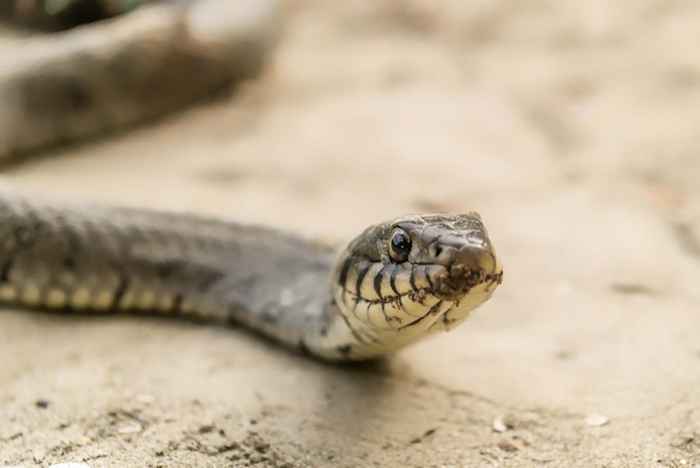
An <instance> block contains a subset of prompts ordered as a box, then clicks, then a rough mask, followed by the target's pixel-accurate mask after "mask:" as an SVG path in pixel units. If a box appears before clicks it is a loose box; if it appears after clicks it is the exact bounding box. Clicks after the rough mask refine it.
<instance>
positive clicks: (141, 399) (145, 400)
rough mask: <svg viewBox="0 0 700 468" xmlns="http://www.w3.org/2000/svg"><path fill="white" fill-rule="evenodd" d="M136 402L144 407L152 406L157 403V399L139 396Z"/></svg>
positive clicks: (150, 396)
mask: <svg viewBox="0 0 700 468" xmlns="http://www.w3.org/2000/svg"><path fill="white" fill-rule="evenodd" d="M136 401H138V402H139V403H142V404H144V405H150V404H151V403H153V402H154V401H156V399H155V397H154V396H152V395H138V396H137V397H136Z"/></svg>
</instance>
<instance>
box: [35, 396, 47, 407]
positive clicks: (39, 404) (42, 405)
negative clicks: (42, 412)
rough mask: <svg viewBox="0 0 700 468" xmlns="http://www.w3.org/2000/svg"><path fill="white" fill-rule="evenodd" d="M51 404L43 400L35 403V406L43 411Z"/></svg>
mask: <svg viewBox="0 0 700 468" xmlns="http://www.w3.org/2000/svg"><path fill="white" fill-rule="evenodd" d="M50 404H51V403H50V402H49V400H44V399H43V398H42V399H40V400H37V401H35V402H34V405H35V406H36V407H37V408H41V409H46V408H48V407H49V405H50Z"/></svg>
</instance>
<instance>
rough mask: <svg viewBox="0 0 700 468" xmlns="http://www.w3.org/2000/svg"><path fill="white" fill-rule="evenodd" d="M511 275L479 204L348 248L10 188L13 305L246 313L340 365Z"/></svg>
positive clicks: (0, 290) (372, 235)
mask: <svg viewBox="0 0 700 468" xmlns="http://www.w3.org/2000/svg"><path fill="white" fill-rule="evenodd" d="M501 279H502V269H501V266H500V263H499V262H498V260H497V258H496V256H495V253H494V250H493V247H492V245H491V241H490V240H489V238H488V235H487V233H486V230H485V228H484V225H483V223H482V222H481V219H480V218H479V216H478V215H476V214H474V213H471V214H467V215H457V216H447V215H427V216H407V217H404V218H400V219H396V220H392V221H389V222H385V223H380V224H377V225H374V226H371V227H369V228H368V229H366V230H365V231H364V232H363V233H361V234H360V235H359V236H358V237H357V238H355V239H354V240H353V241H352V242H350V243H349V244H348V245H347V246H346V247H345V248H344V249H342V250H341V251H340V254H338V253H337V252H336V250H335V249H333V248H330V247H328V246H324V245H321V244H319V243H316V242H312V241H309V240H305V239H302V238H299V237H295V236H292V235H289V234H284V233H281V232H278V231H275V230H272V229H266V228H261V227H254V226H246V225H241V224H238V223H235V222H231V221H220V220H212V219H206V218H203V217H199V216H195V215H191V214H186V213H167V212H158V211H149V210H143V209H134V208H122V207H108V206H95V205H83V206H78V205H70V204H61V203H56V202H48V201H39V200H37V199H36V198H35V197H28V196H23V195H20V194H18V193H16V192H14V191H12V190H3V191H1V192H0V301H2V302H3V303H6V304H12V305H21V306H25V307H29V308H42V309H53V310H63V311H83V312H85V313H93V312H107V311H132V312H133V311H142V312H147V313H160V314H163V315H172V316H186V317H190V318H196V319H206V320H215V321H232V322H235V323H239V324H242V325H244V326H246V327H249V328H252V329H254V330H257V331H258V332H261V333H262V334H264V335H267V336H268V337H271V338H273V339H274V340H276V341H278V342H280V343H283V344H285V345H288V346H291V347H294V348H297V349H300V350H302V351H304V352H306V353H309V354H311V355H314V356H317V357H320V358H323V359H326V360H331V361H347V360H361V359H370V358H374V357H378V356H381V355H384V354H387V353H390V352H393V351H396V350H398V349H400V348H402V347H404V346H406V345H408V344H410V343H412V342H415V341H417V340H419V339H421V338H422V337H424V336H427V335H429V334H431V333H433V332H436V331H440V330H449V329H451V328H453V327H454V326H456V325H457V324H459V323H461V322H462V321H463V320H464V319H465V318H466V317H467V316H468V314H469V312H470V311H471V310H472V309H473V308H474V307H476V306H478V305H479V304H481V303H482V302H484V301H485V300H487V299H488V298H489V297H490V295H491V293H492V292H493V290H494V289H495V288H496V286H497V285H498V284H500V283H501Z"/></svg>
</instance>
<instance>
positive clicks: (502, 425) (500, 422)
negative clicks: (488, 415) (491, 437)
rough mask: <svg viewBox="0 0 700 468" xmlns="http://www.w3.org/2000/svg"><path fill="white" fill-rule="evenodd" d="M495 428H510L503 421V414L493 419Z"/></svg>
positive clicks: (498, 430) (499, 429) (499, 430)
mask: <svg viewBox="0 0 700 468" xmlns="http://www.w3.org/2000/svg"><path fill="white" fill-rule="evenodd" d="M493 430H494V431H496V432H506V431H507V430H508V426H506V423H505V422H504V421H503V416H499V417H497V418H496V419H494V420H493Z"/></svg>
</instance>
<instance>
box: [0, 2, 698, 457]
mask: <svg viewBox="0 0 700 468" xmlns="http://www.w3.org/2000/svg"><path fill="white" fill-rule="evenodd" d="M611 3H612V2H605V1H593V2H579V1H578V0H569V1H554V0H552V1H549V2H547V1H528V2H505V1H503V2H500V1H499V2H492V1H482V2H463V1H461V0H452V1H445V2H440V7H437V6H431V5H433V2H423V1H419V0H415V1H404V2H401V3H398V2H395V1H387V2H382V3H381V6H380V7H377V6H376V5H377V4H378V2H373V1H370V0H365V1H355V2H323V1H320V0H317V1H312V0H303V1H302V0H298V1H294V2H291V3H290V4H289V5H288V15H289V16H288V27H287V30H286V32H285V37H284V39H283V40H282V42H281V45H280V48H279V49H278V51H277V53H276V55H275V56H274V57H273V59H272V63H271V65H270V67H269V69H268V71H267V72H266V74H265V76H264V77H263V78H262V79H261V80H259V81H258V82H256V83H251V84H249V85H247V86H244V87H241V88H239V89H238V90H237V92H236V93H235V94H232V95H231V97H229V98H226V99H224V100H223V101H221V102H219V103H216V104H211V105H208V106H203V107H199V108H197V109H193V110H191V111H188V112H186V113H183V114H181V115H179V116H177V117H174V118H170V119H167V120H165V121H162V122H160V123H159V124H157V125H153V126H150V127H148V128H141V129H138V130H135V131H132V132H129V133H128V134H122V135H120V136H116V137H113V138H110V139H108V140H104V141H102V142H96V143H90V144H86V145H84V146H81V147H72V148H68V149H63V150H60V151H56V152H54V153H52V154H49V155H47V157H46V158H42V159H39V160H34V161H32V162H30V163H28V164H25V165H21V166H17V167H15V168H12V169H9V170H5V172H4V174H3V176H2V180H3V182H11V183H13V184H16V185H17V186H20V187H22V188H24V189H27V190H34V191H37V192H41V193H44V194H49V193H51V194H57V196H59V195H60V196H61V197H63V198H67V199H78V200H99V201H106V202H113V203H122V204H129V205H137V206H150V207H159V208H168V209H178V210H182V209H186V210H193V211H199V212H205V213H211V214H215V215H220V216H226V217H231V218H235V219H239V220H243V221H248V222H258V223H265V224H269V225H273V226H278V227H282V228H286V229H289V230H292V231H296V232H300V233H303V234H305V235H309V236H314V237H320V238H324V239H329V240H338V241H341V240H343V239H346V238H348V237H350V236H352V235H354V234H355V232H356V231H357V230H358V229H361V228H362V227H363V226H364V225H366V224H368V223H370V222H373V221H376V220H379V219H383V218H387V217H393V216H395V215H397V214H399V213H405V212H415V211H434V210H447V211H464V210H469V209H477V210H479V211H480V212H481V213H482V215H483V217H484V218H485V220H486V222H487V225H488V226H489V228H490V232H491V235H492V238H493V240H494V242H495V243H496V246H497V249H498V251H499V252H500V255H501V256H502V260H503V263H504V266H505V273H506V275H505V282H504V284H503V286H502V288H501V289H500V290H499V291H498V293H497V294H496V295H495V297H494V298H493V299H492V301H491V302H490V303H488V304H487V305H485V306H484V307H483V308H482V309H480V310H479V311H478V313H476V314H475V316H474V317H473V319H471V320H470V321H469V322H467V323H466V324H465V325H463V326H462V327H461V328H459V329H458V330H455V331H454V332H452V333H450V334H446V335H442V336H439V337H437V338H436V339H433V340H431V341H428V342H425V343H422V344H420V345H417V346H415V347H414V348H412V349H410V350H407V351H405V352H403V353H401V354H400V355H398V356H396V357H395V358H394V359H392V360H391V361H389V362H387V363H384V364H381V365H375V366H361V367H357V368H334V367H330V366H326V365H323V364H320V363H317V362H313V361H310V360H308V359H305V358H303V357H299V356H295V355H291V354H289V353H288V352H287V351H284V350H282V349H279V348H277V347H275V346H273V345H271V344H270V343H267V342H265V341H262V340H259V339H257V338H256V337H254V336H252V335H250V334H248V333H246V332H245V331H239V330H230V329H222V328H217V327H205V326H195V325H192V324H190V323H179V322H176V321H164V320H149V319H145V318H133V317H130V318H124V317H107V318H104V317H103V318H97V319H92V318H89V317H82V318H77V319H75V318H70V317H64V316H52V315H47V314H31V313H26V312H22V311H17V310H12V309H7V310H4V311H3V312H2V314H0V354H1V355H2V363H3V365H2V366H0V466H1V465H3V464H5V465H22V466H25V467H31V466H48V465H50V464H52V463H61V462H63V463H65V462H79V461H83V462H85V463H88V464H89V465H90V466H92V467H124V466H139V467H175V466H198V467H218V466H234V467H237V466H260V467H267V466H272V467H301V466H313V467H324V466H329V467H330V466H340V467H360V466H362V467H364V466H396V467H399V466H407V467H434V468H442V467H445V468H447V467H455V468H456V467H482V466H483V467H491V466H499V467H608V468H612V467H698V466H700V390H699V389H700V339H699V338H698V336H699V334H700V329H699V328H698V326H699V325H698V324H699V323H700V321H699V320H698V314H699V313H700V310H699V308H700V185H699V184H698V180H700V143H698V141H699V140H698V134H699V133H698V131H699V130H700V62H698V60H697V57H695V56H693V53H694V51H695V48H696V45H697V43H698V40H700V5H698V4H697V2H692V1H690V0H688V1H668V0H647V1H642V2H636V3H634V4H633V2H618V6H611ZM494 422H496V424H495V426H494ZM494 427H496V429H498V430H496V429H494Z"/></svg>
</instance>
